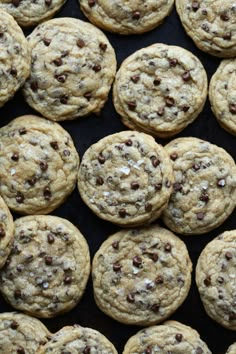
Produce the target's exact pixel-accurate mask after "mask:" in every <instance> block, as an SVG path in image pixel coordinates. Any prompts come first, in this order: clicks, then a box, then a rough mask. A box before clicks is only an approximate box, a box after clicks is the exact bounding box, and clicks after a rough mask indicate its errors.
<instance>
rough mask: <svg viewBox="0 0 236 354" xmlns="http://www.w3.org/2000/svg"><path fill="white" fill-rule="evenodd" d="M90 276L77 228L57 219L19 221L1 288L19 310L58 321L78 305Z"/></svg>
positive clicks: (84, 244) (41, 217)
mask: <svg viewBox="0 0 236 354" xmlns="http://www.w3.org/2000/svg"><path fill="white" fill-rule="evenodd" d="M89 272H90V256H89V249H88V245H87V242H86V240H85V238H84V237H83V236H82V234H81V233H80V231H79V230H78V229H77V228H76V227H75V226H74V225H72V224H71V223H70V222H69V221H67V220H65V219H62V218H59V217H56V216H50V215H37V216H25V217H22V218H19V219H17V220H16V221H15V240H14V243H13V246H12V251H11V253H10V256H9V257H8V259H7V262H6V265H5V267H4V268H3V269H2V270H1V272H0V290H1V292H2V295H3V296H4V298H5V299H6V301H8V302H9V303H10V304H11V305H12V306H13V307H14V308H15V309H17V310H21V311H24V312H26V313H28V314H31V315H33V316H35V317H45V318H46V317H54V316H56V315H58V314H61V313H64V312H67V311H69V310H71V309H72V308H74V307H75V306H76V305H77V303H78V302H79V300H80V298H81V296H82V295H83V292H84V290H85V287H86V284H87V280H88V277H89Z"/></svg>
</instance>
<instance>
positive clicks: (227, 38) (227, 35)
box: [223, 32, 232, 41]
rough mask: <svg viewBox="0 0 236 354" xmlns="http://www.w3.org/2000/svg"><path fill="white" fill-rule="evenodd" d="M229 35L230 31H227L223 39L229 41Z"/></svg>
mask: <svg viewBox="0 0 236 354" xmlns="http://www.w3.org/2000/svg"><path fill="white" fill-rule="evenodd" d="M231 37H232V35H231V32H227V33H225V34H224V35H223V39H224V40H226V41H230V39H231Z"/></svg>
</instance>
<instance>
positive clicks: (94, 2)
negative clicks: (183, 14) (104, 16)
mask: <svg viewBox="0 0 236 354" xmlns="http://www.w3.org/2000/svg"><path fill="white" fill-rule="evenodd" d="M88 4H89V6H90V7H93V6H95V4H96V0H88Z"/></svg>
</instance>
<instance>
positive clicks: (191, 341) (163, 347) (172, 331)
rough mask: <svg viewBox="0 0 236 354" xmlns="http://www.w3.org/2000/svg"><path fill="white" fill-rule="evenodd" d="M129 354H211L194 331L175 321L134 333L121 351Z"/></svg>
mask: <svg viewBox="0 0 236 354" xmlns="http://www.w3.org/2000/svg"><path fill="white" fill-rule="evenodd" d="M130 353H135V354H142V353H158V354H165V353H171V354H211V352H210V350H209V349H208V347H207V345H206V343H204V342H203V341H202V340H201V338H200V336H199V334H198V332H197V331H196V330H195V329H193V328H191V327H189V326H186V325H184V324H182V323H180V322H177V321H167V322H164V323H163V324H162V325H161V326H153V327H149V328H144V329H142V330H141V331H139V332H138V333H136V334H135V335H134V336H132V337H131V338H130V339H129V340H128V342H127V343H126V345H125V348H124V351H123V354H130Z"/></svg>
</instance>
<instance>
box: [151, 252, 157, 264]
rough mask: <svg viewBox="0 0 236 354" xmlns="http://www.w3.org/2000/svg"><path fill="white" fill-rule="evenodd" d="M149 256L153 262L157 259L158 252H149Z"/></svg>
mask: <svg viewBox="0 0 236 354" xmlns="http://www.w3.org/2000/svg"><path fill="white" fill-rule="evenodd" d="M149 257H150V258H151V260H152V261H153V262H155V263H156V262H157V261H158V254H157V253H149Z"/></svg>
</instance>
